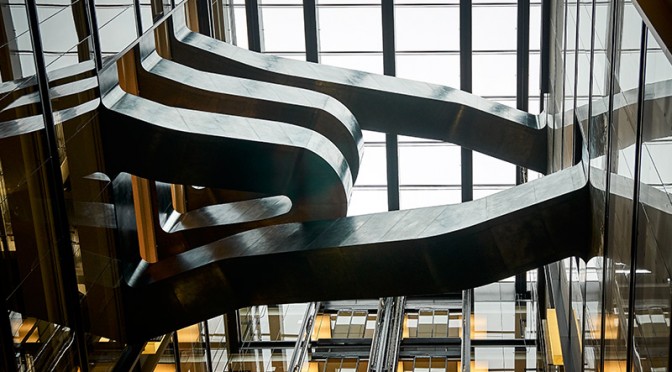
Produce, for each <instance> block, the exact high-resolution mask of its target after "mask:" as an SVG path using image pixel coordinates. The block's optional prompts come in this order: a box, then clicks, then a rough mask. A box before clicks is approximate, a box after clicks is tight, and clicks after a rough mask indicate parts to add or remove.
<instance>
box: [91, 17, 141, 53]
mask: <svg viewBox="0 0 672 372" xmlns="http://www.w3.org/2000/svg"><path fill="white" fill-rule="evenodd" d="M96 14H97V16H98V25H99V34H100V48H101V50H102V52H103V53H104V54H114V53H118V52H120V51H122V50H123V49H124V48H126V46H128V45H129V44H130V43H131V42H133V40H135V38H136V37H137V36H138V35H137V30H136V27H135V14H134V13H133V6H132V5H127V6H124V7H118V8H117V7H113V8H107V7H97V8H96Z"/></svg>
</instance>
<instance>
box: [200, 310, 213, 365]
mask: <svg viewBox="0 0 672 372" xmlns="http://www.w3.org/2000/svg"><path fill="white" fill-rule="evenodd" d="M202 324H203V340H204V342H203V344H204V345H203V346H204V348H205V364H206V368H207V371H208V372H212V371H214V369H213V366H212V351H211V346H210V327H209V326H208V320H207V319H206V320H205V321H203V323H202Z"/></svg>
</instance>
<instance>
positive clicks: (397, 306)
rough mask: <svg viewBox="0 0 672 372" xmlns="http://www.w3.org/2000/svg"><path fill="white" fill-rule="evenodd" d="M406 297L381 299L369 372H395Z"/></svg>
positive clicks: (372, 341) (370, 355)
mask: <svg viewBox="0 0 672 372" xmlns="http://www.w3.org/2000/svg"><path fill="white" fill-rule="evenodd" d="M405 307H406V297H403V296H402V297H386V298H381V299H380V305H379V307H378V316H377V317H376V329H375V332H374V334H373V339H372V340H371V350H370V354H369V366H368V371H369V372H394V371H395V370H396V369H397V368H396V366H397V360H398V359H399V349H400V346H401V335H402V329H403V322H404V308H405Z"/></svg>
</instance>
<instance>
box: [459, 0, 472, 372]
mask: <svg viewBox="0 0 672 372" xmlns="http://www.w3.org/2000/svg"><path fill="white" fill-rule="evenodd" d="M471 7H472V3H471V0H461V1H460V89H461V90H463V91H465V92H471V91H472V74H473V72H472V69H471V67H472V54H473V49H472V32H471V31H472V9H471ZM460 162H461V164H462V168H461V177H462V182H461V183H462V187H461V189H462V202H463V203H464V202H468V201H472V200H474V165H473V152H472V151H471V150H470V149H467V148H464V147H462V148H461V149H460ZM473 294H474V290H473V289H466V290H463V291H462V340H461V341H462V346H461V353H460V355H461V361H462V372H470V370H471V335H470V330H471V307H472V303H473Z"/></svg>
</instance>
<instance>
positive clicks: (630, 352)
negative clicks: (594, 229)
mask: <svg viewBox="0 0 672 372" xmlns="http://www.w3.org/2000/svg"><path fill="white" fill-rule="evenodd" d="M647 44H648V29H647V28H646V24H645V23H644V22H642V35H641V42H640V54H639V85H638V86H637V87H638V91H637V134H636V137H635V138H636V140H635V169H634V172H633V173H634V174H633V176H634V181H635V182H634V190H633V195H632V232H631V234H630V293H629V295H630V296H629V298H628V302H629V303H628V309H629V311H628V332H627V335H628V336H627V337H628V338H627V342H628V343H627V349H626V350H627V352H626V357H625V360H626V371H632V370H633V364H634V361H635V360H637V361H639V358H634V349H635V345H634V342H635V330H634V323H635V311H636V307H635V301H636V300H637V293H636V292H637V282H636V279H637V240H638V239H639V234H638V232H639V230H638V227H639V189H640V184H641V183H640V179H641V175H642V166H641V162H642V130H643V127H644V96H645V94H646V89H645V86H646V85H645V83H646V57H647V56H646V55H647ZM668 358H669V355H668ZM640 363H641V362H640ZM639 370H641V366H640V369H639Z"/></svg>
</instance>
